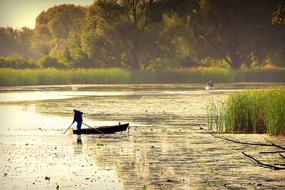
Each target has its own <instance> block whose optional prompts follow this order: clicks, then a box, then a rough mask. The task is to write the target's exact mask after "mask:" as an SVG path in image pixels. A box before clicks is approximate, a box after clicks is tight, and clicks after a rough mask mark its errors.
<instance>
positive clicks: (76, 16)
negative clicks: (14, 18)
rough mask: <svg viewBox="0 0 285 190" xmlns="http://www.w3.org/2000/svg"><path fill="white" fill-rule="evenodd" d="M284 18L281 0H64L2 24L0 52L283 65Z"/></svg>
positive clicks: (156, 63) (120, 62) (100, 63)
mask: <svg viewBox="0 0 285 190" xmlns="http://www.w3.org/2000/svg"><path fill="white" fill-rule="evenodd" d="M284 18H285V3H284V1H280V0H270V1H268V0H251V1H244V0H231V1H228V0H219V1H216V0H179V1H177V0H97V1H94V3H93V4H92V5H90V6H89V7H80V6H74V5H65V4H64V5H59V6H55V7H52V8H50V9H48V10H47V11H43V12H42V13H41V14H40V15H38V17H37V19H36V26H35V29H33V30H32V29H28V28H22V29H20V30H15V29H12V28H0V42H1V43H0V56H9V55H14V54H19V55H23V56H27V57H32V58H34V59H35V60H39V59H40V58H41V57H42V56H44V58H43V59H46V58H47V57H46V55H49V56H50V57H53V58H54V59H57V61H56V60H54V61H55V62H58V63H62V64H64V65H65V66H66V67H69V68H80V67H85V68H92V67H121V68H130V69H144V70H145V69H149V70H157V69H166V68H186V67H197V66H219V67H231V68H233V69H237V68H240V67H241V66H242V65H244V66H246V67H256V66H262V65H265V64H273V65H276V66H285V61H284V60H285V43H284V41H285V19H284ZM49 66H51V67H53V66H54V67H58V66H59V65H57V64H54V65H49ZM1 67H3V66H1Z"/></svg>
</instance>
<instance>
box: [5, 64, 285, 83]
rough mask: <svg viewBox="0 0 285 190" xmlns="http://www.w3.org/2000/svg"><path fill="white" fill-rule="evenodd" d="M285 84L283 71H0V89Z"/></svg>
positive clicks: (279, 69)
mask: <svg viewBox="0 0 285 190" xmlns="http://www.w3.org/2000/svg"><path fill="white" fill-rule="evenodd" d="M209 80H212V81H214V82H285V68H273V69H251V70H232V69H226V68H205V67H201V68H192V69H173V70H161V71H132V70H126V69H121V68H105V69H103V68H93V69H65V70H61V69H52V68H47V69H22V70H21V69H11V68H1V69H0V85H1V86H5V85H6V86H7V85H13V86H16V85H47V84H128V83H206V82H207V81H209Z"/></svg>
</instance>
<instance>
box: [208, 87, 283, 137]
mask: <svg viewBox="0 0 285 190" xmlns="http://www.w3.org/2000/svg"><path fill="white" fill-rule="evenodd" d="M284 116H285V89H265V90H250V91H243V92H238V93H235V94H232V95H230V97H229V98H228V99H227V101H225V102H219V103H217V104H214V103H212V104H211V105H210V106H209V107H208V127H209V129H210V130H213V129H215V130H218V131H220V132H230V133H267V134H270V135H280V134H285V117H284Z"/></svg>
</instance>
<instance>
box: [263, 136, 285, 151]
mask: <svg viewBox="0 0 285 190" xmlns="http://www.w3.org/2000/svg"><path fill="white" fill-rule="evenodd" d="M264 139H265V140H266V141H267V142H269V143H270V144H272V146H275V147H277V148H280V149H282V150H285V148H284V147H282V146H280V145H278V144H275V143H273V142H272V141H270V140H268V139H266V138H264Z"/></svg>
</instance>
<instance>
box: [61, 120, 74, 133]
mask: <svg viewBox="0 0 285 190" xmlns="http://www.w3.org/2000/svg"><path fill="white" fill-rule="evenodd" d="M72 124H73V123H71V125H70V126H69V127H68V128H67V129H66V130H65V131H64V132H63V134H65V133H66V131H67V130H68V129H69V128H70V127H71V126H72Z"/></svg>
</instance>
